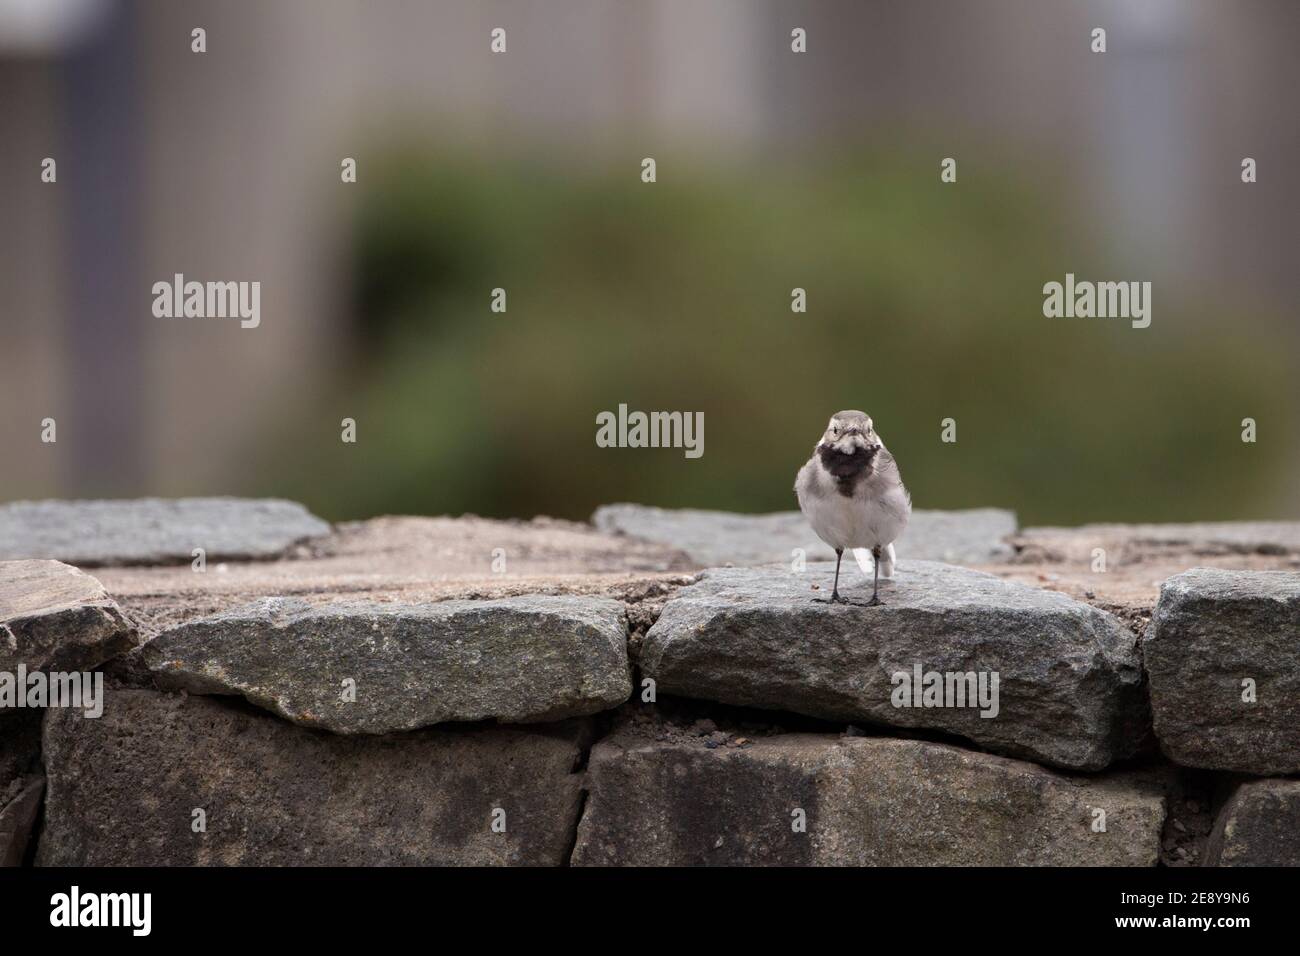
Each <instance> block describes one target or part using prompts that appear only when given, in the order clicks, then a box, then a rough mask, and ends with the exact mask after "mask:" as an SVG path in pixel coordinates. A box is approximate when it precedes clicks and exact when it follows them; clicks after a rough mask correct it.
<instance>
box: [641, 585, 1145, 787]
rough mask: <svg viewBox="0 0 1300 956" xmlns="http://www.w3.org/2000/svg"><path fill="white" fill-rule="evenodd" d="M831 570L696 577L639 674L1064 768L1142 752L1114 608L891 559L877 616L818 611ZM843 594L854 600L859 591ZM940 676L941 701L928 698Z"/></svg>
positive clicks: (1134, 673) (1137, 689)
mask: <svg viewBox="0 0 1300 956" xmlns="http://www.w3.org/2000/svg"><path fill="white" fill-rule="evenodd" d="M833 574H834V565H833V564H817V565H809V566H808V568H807V570H806V571H805V572H804V573H802V574H797V573H794V572H791V571H787V570H784V569H747V568H720V569H714V570H711V571H707V572H705V574H704V576H703V578H702V579H701V581H700V582H699V583H698V584H694V585H691V586H690V587H686V588H682V589H680V590H679V591H677V592H676V593H675V594H674V595H673V596H672V597H671V598H669V600H668V602H667V603H666V604H665V605H664V610H663V613H662V614H661V615H660V617H659V619H658V621H657V622H656V623H655V625H654V626H653V627H652V628H650V630H649V632H648V633H647V634H646V637H645V641H644V645H643V647H642V651H641V668H642V671H643V673H644V674H645V676H647V677H650V678H653V679H654V680H655V681H656V686H657V690H658V692H660V693H665V694H677V695H681V696H684V697H697V698H704V699H706V700H715V701H719V702H721V703H726V704H736V705H741V706H750V707H762V708H767V709H771V710H788V711H793V712H795V713H798V714H806V715H808V716H812V717H821V718H824V719H828V720H843V721H854V722H857V721H867V722H874V723H877V724H888V725H892V726H896V727H911V728H925V729H929V730H938V731H944V732H947V733H952V734H959V735H961V736H962V737H965V738H967V739H969V740H972V741H974V742H975V743H977V744H978V745H979V746H981V747H983V748H985V749H988V750H992V751H995V752H999V753H1005V754H1009V755H1011V756H1016V757H1026V758H1029V759H1032V760H1037V761H1039V762H1042V763H1047V764H1054V765H1057V766H1061V767H1067V768H1077V769H1085V770H1098V769H1101V768H1103V767H1105V766H1107V765H1108V764H1109V763H1111V761H1113V760H1116V759H1119V758H1122V757H1127V756H1130V755H1132V754H1133V753H1135V752H1136V751H1138V750H1139V749H1140V747H1141V745H1142V744H1143V743H1144V741H1145V739H1146V737H1147V735H1148V732H1149V729H1148V726H1149V725H1148V719H1147V712H1146V703H1145V699H1144V696H1143V688H1142V672H1141V664H1140V660H1139V658H1138V654H1137V649H1136V643H1137V640H1136V636H1135V635H1134V634H1133V632H1131V631H1130V630H1128V629H1127V628H1126V627H1124V625H1123V624H1121V623H1120V622H1119V620H1117V619H1116V618H1115V617H1113V616H1111V615H1110V614H1107V613H1106V612H1104V611H1100V610H1098V609H1096V608H1093V607H1090V606H1088V605H1086V604H1081V603H1079V602H1077V601H1074V600H1072V599H1071V598H1069V597H1066V596H1065V595H1063V594H1057V593H1054V592H1051V591H1044V590H1040V589H1038V588H1032V587H1028V586H1026V585H1023V584H1016V583H1013V582H1009V581H1003V580H1002V579H1000V578H997V577H994V576H992V575H989V574H984V573H982V572H978V571H972V570H968V569H965V568H958V567H953V566H951V565H945V564H937V563H934V562H929V561H900V562H899V566H898V571H897V580H895V581H891V582H885V583H884V584H883V585H882V588H881V596H882V599H883V600H884V601H885V605H884V606H882V607H864V606H856V605H851V606H844V605H827V604H819V603H815V601H814V598H815V597H821V598H823V599H824V598H825V596H826V595H828V594H829V592H830V585H831V581H832V577H833ZM814 584H817V585H819V586H820V590H818V591H814V590H812V586H813V585H814ZM843 593H844V594H845V596H846V597H849V598H851V599H852V600H855V601H862V600H864V599H865V598H867V597H869V596H870V589H869V587H863V586H861V585H856V584H855V585H854V586H852V587H850V588H847V589H846V590H845V591H844V592H843ZM931 674H936V675H941V676H940V677H938V678H935V677H930V676H927V675H931ZM948 674H952V675H954V677H953V679H952V687H951V688H949V686H948V684H949V678H948V677H947V675H948ZM967 674H969V675H970V678H969V682H967V680H968V679H967V678H965V677H964V675H967ZM896 675H898V676H896ZM918 675H919V678H920V679H919V680H918V679H917V677H918ZM994 675H996V679H997V682H998V683H997V688H998V690H997V700H996V704H997V706H996V708H990V707H988V706H985V704H983V703H980V702H978V700H977V696H978V692H979V689H980V683H979V682H980V681H983V687H984V690H985V692H986V693H985V700H986V701H991V700H992V688H993V680H994ZM958 677H960V678H961V679H958ZM935 680H939V681H941V682H942V684H943V696H940V697H935V696H933V695H931V696H929V697H927V696H926V695H925V693H924V688H925V685H926V684H927V682H931V683H932V682H933V681H935ZM959 684H960V686H961V688H962V690H964V691H966V692H967V694H968V696H967V697H966V698H965V700H964V701H962V700H961V699H959V698H958V696H957V690H958V685H959ZM927 701H928V702H929V703H930V704H934V703H936V702H941V703H944V704H947V705H946V706H930V705H927ZM963 703H964V706H962V704H963ZM896 704H898V706H896ZM918 704H920V705H921V706H917V705H918ZM994 710H995V713H994ZM981 713H990V716H988V717H984V716H981Z"/></svg>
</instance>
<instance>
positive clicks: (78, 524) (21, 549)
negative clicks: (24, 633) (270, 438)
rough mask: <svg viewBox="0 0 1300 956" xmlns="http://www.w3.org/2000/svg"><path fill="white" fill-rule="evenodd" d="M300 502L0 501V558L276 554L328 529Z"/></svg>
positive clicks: (153, 559) (84, 563)
mask: <svg viewBox="0 0 1300 956" xmlns="http://www.w3.org/2000/svg"><path fill="white" fill-rule="evenodd" d="M329 530H330V526H329V525H328V524H327V523H326V522H324V521H322V520H321V519H319V518H317V517H315V516H314V515H312V514H311V513H310V512H309V511H307V509H306V508H304V507H303V506H302V505H300V504H297V503H295V502H292V501H280V500H278V499H273V498H266V499H261V498H176V499H162V498H138V499H128V500H117V501H15V502H11V503H9V504H6V505H0V558H53V559H55V560H57V561H66V562H68V563H69V564H75V565H78V566H80V567H98V566H103V565H131V564H177V563H182V562H189V561H191V560H193V552H194V549H195V548H203V549H204V551H205V553H206V556H207V560H208V561H217V560H238V559H248V558H274V557H278V556H280V555H281V554H283V553H284V552H286V551H287V550H288V549H289V548H290V547H291V546H292V545H294V544H296V543H298V542H301V541H305V540H307V539H309V538H314V537H317V536H320V535H325V534H328V533H329Z"/></svg>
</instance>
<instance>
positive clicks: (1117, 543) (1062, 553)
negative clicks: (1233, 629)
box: [1012, 521, 1300, 564]
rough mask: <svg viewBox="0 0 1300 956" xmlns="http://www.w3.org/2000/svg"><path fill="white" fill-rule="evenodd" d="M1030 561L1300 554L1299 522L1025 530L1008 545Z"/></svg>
mask: <svg viewBox="0 0 1300 956" xmlns="http://www.w3.org/2000/svg"><path fill="white" fill-rule="evenodd" d="M1012 543H1013V544H1014V545H1015V546H1016V548H1017V549H1019V550H1020V551H1021V552H1022V554H1024V555H1025V556H1026V557H1029V558H1034V559H1037V558H1040V557H1041V558H1043V559H1045V560H1056V561H1087V560H1091V558H1092V552H1093V549H1094V548H1104V549H1105V550H1106V552H1107V562H1108V563H1110V564H1119V563H1122V562H1124V561H1126V560H1128V561H1131V560H1133V559H1135V558H1137V559H1146V558H1151V557H1158V556H1160V555H1161V554H1164V553H1175V554H1179V555H1182V554H1187V553H1189V552H1190V553H1195V554H1200V555H1203V556H1214V555H1251V554H1263V555H1288V554H1300V521H1202V522H1196V523H1191V524H1172V523H1170V524H1087V525H1081V526H1080V527H1077V528H1052V527H1043V528H1026V529H1024V530H1023V531H1020V532H1018V533H1017V534H1016V535H1015V537H1014V540H1013V542H1012Z"/></svg>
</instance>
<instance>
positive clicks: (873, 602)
mask: <svg viewBox="0 0 1300 956" xmlns="http://www.w3.org/2000/svg"><path fill="white" fill-rule="evenodd" d="M884 606H885V602H884V601H882V600H880V598H879V597H878V596H877V595H875V594H873V595H871V600H870V601H868V602H867V603H866V604H864V605H863V607H884Z"/></svg>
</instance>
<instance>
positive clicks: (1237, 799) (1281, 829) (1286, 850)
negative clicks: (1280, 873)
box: [1205, 780, 1300, 866]
mask: <svg viewBox="0 0 1300 956" xmlns="http://www.w3.org/2000/svg"><path fill="white" fill-rule="evenodd" d="M1205 862H1206V865H1208V866H1300V780H1253V781H1250V782H1249V783H1243V784H1241V785H1240V786H1238V787H1237V789H1236V790H1235V791H1234V792H1233V794H1232V796H1231V797H1229V798H1228V802H1227V803H1226V804H1224V806H1223V809H1222V810H1221V811H1220V812H1219V818H1218V820H1217V821H1216V822H1215V824H1214V832H1213V833H1211V834H1210V840H1209V843H1208V844H1207V846H1206V859H1205Z"/></svg>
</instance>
